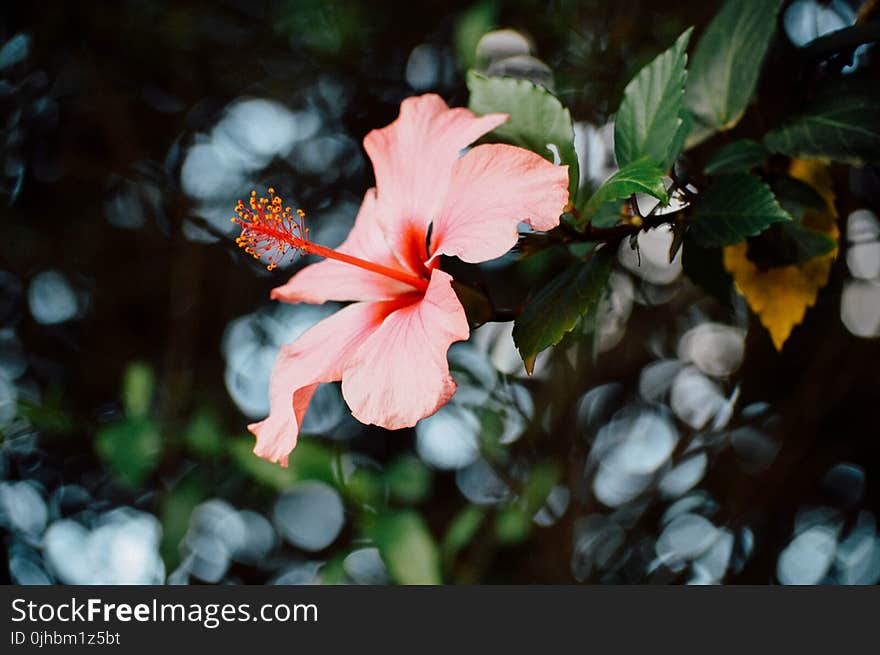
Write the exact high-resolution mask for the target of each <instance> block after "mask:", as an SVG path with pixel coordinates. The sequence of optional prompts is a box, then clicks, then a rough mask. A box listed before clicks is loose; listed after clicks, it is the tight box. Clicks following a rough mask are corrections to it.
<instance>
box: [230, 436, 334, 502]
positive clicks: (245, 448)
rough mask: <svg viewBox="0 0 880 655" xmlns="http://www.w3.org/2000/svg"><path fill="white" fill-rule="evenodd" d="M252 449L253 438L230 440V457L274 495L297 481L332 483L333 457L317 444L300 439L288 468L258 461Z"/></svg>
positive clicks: (312, 440)
mask: <svg viewBox="0 0 880 655" xmlns="http://www.w3.org/2000/svg"><path fill="white" fill-rule="evenodd" d="M253 448H254V442H253V438H244V437H241V438H234V439H230V440H229V454H230V456H231V457H232V459H233V460H234V461H235V462H236V463H237V464H238V467H239V468H240V469H241V470H242V471H243V472H244V473H247V474H248V475H250V476H251V477H252V478H254V479H255V480H256V481H257V482H260V483H261V484H264V485H266V486H267V487H270V488H272V489H274V490H276V491H282V490H284V489H287V488H288V487H289V486H291V485H292V484H293V483H295V482H298V481H300V480H321V481H322V482H327V483H328V484H334V483H335V480H334V477H333V467H332V462H333V453H332V452H331V451H330V450H329V449H328V448H327V447H326V446H324V445H323V444H322V443H321V442H319V441H317V440H314V439H308V438H305V437H300V438H299V441H298V442H297V444H296V450H294V451H293V453H291V455H290V464H289V466H288V467H287V468H284V467H283V466H281V465H280V464H275V463H274V462H269V461H266V460H265V459H262V458H260V457H257V456H256V455H254V453H253Z"/></svg>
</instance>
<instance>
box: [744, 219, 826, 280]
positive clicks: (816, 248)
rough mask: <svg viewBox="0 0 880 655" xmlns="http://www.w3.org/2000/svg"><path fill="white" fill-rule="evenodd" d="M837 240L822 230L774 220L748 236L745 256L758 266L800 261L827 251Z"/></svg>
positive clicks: (791, 263)
mask: <svg viewBox="0 0 880 655" xmlns="http://www.w3.org/2000/svg"><path fill="white" fill-rule="evenodd" d="M836 247H837V242H836V241H835V240H834V239H832V238H831V237H829V236H828V235H826V234H823V233H822V232H819V231H817V230H812V229H810V228H808V227H803V226H801V225H798V224H797V223H796V222H794V221H791V222H785V223H774V224H773V225H771V226H770V227H769V228H768V229H767V230H766V231H765V232H764V233H763V234H761V235H760V236H757V237H755V238H752V239H749V248H748V258H749V259H750V260H751V261H753V262H754V263H755V264H757V265H758V267H759V268H764V269H766V268H774V267H778V266H792V265H795V266H796V265H799V264H803V263H804V262H806V261H809V260H810V259H813V258H814V257H819V256H820V255H827V254H828V253H829V252H831V251H832V250H834V249H835V248H836Z"/></svg>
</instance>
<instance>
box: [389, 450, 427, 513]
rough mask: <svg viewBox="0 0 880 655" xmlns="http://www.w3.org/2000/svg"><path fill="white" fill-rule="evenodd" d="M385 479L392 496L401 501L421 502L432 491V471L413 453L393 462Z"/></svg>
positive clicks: (408, 502)
mask: <svg viewBox="0 0 880 655" xmlns="http://www.w3.org/2000/svg"><path fill="white" fill-rule="evenodd" d="M385 481H386V483H387V484H388V491H389V492H390V493H391V497H392V498H393V499H394V500H396V501H398V502H401V503H407V504H414V503H419V502H421V501H423V500H424V499H425V498H427V496H428V493H429V492H430V491H431V471H430V470H429V469H428V467H426V466H425V465H424V464H422V462H421V460H419V459H418V458H416V457H413V456H412V455H403V456H401V457H398V458H397V459H395V460H394V461H393V462H391V464H389V465H388V468H387V469H386V471H385Z"/></svg>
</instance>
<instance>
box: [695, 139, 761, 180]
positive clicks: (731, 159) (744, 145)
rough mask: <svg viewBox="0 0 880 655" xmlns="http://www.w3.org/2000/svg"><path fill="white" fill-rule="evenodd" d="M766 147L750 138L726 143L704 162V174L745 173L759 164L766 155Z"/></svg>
mask: <svg viewBox="0 0 880 655" xmlns="http://www.w3.org/2000/svg"><path fill="white" fill-rule="evenodd" d="M768 154H769V153H768V152H767V148H765V147H764V146H762V145H761V144H760V143H758V142H756V141H752V140H751V139H742V140H740V141H734V142H733V143H728V144H727V145H726V146H723V147H721V148H719V149H718V150H716V151H715V152H714V153H713V154H712V156H711V157H709V161H708V162H706V168H705V172H706V175H718V174H719V173H746V172H748V171H750V170H752V169H753V168H755V167H756V166H760V165H761V163H762V162H763V161H764V158H765V157H766V156H767V155H768Z"/></svg>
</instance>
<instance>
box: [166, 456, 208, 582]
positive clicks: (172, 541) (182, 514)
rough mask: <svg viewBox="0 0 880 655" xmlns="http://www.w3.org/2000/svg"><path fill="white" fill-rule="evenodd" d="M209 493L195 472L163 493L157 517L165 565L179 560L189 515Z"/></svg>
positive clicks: (170, 565)
mask: <svg viewBox="0 0 880 655" xmlns="http://www.w3.org/2000/svg"><path fill="white" fill-rule="evenodd" d="M210 495H211V494H210V489H209V487H208V486H207V484H206V483H205V482H204V480H202V479H201V478H200V477H199V476H198V474H197V472H194V473H193V474H190V475H187V476H186V477H185V478H184V479H183V480H182V481H180V482H178V483H177V484H176V485H174V486H173V487H172V488H171V489H169V490H168V491H167V492H166V493H165V494H164V495H163V497H162V502H161V505H160V510H159V517H160V521H161V522H162V546H161V551H162V559H163V560H164V561H165V565H166V566H167V567H169V568H172V567H175V566H177V564H178V562H179V561H180V542H181V541H182V540H183V537H184V535H186V531H187V529H188V528H189V517H190V515H191V514H192V512H193V510H194V509H195V508H196V505H198V504H199V503H200V502H202V501H203V500H205V499H206V498H207V497H208V496H210Z"/></svg>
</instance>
